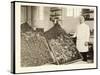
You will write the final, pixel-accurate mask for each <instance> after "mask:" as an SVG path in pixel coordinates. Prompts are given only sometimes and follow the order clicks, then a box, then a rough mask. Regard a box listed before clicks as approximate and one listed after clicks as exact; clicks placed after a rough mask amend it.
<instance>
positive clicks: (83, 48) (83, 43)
mask: <svg viewBox="0 0 100 75" xmlns="http://www.w3.org/2000/svg"><path fill="white" fill-rule="evenodd" d="M79 21H80V24H79V25H78V26H77V30H76V33H75V35H74V36H76V37H77V40H76V47H77V49H78V51H79V52H80V53H81V55H82V56H83V61H87V53H88V42H89V37H90V30H89V25H87V24H86V23H85V19H84V17H83V16H80V17H79Z"/></svg>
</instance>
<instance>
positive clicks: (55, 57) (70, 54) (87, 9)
mask: <svg viewBox="0 0 100 75" xmlns="http://www.w3.org/2000/svg"><path fill="white" fill-rule="evenodd" d="M12 12H13V17H12V21H13V22H12V24H13V25H12V28H13V30H14V31H13V33H12V34H14V38H13V40H14V41H13V43H14V45H13V47H12V49H13V50H12V55H14V57H13V58H12V63H13V64H14V65H13V66H12V69H13V70H12V72H13V73H27V72H46V71H47V72H48V71H63V70H65V71H67V70H78V69H92V68H97V56H96V55H97V46H96V44H97V41H96V39H97V30H96V29H97V7H96V6H88V5H70V4H53V3H35V2H16V1H15V2H12Z"/></svg>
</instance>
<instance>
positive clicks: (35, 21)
mask: <svg viewBox="0 0 100 75" xmlns="http://www.w3.org/2000/svg"><path fill="white" fill-rule="evenodd" d="M41 12H42V13H41ZM26 18H27V17H26V8H25V7H21V23H24V22H26ZM49 18H50V7H42V9H41V7H35V6H34V7H32V8H31V7H28V20H27V22H28V24H29V25H31V26H32V27H33V28H34V27H39V28H44V31H47V30H48V29H50V28H51V27H53V23H52V22H51V21H50V20H49ZM86 23H87V24H88V25H89V26H90V29H92V28H93V21H87V22H86ZM78 24H79V20H78V17H72V16H67V15H66V11H64V8H63V11H62V22H61V27H62V28H63V29H64V30H65V31H66V32H67V33H70V32H75V31H76V27H77V25H78Z"/></svg>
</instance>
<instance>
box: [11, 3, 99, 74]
mask: <svg viewBox="0 0 100 75" xmlns="http://www.w3.org/2000/svg"><path fill="white" fill-rule="evenodd" d="M15 2H19V3H37V4H53V5H70V6H86V7H95V8H96V68H83V69H67V70H53V71H39V72H21V73H16V59H15V58H16V40H15V38H16V34H15V33H16V31H15V29H16V28H15V27H16V26H15V15H16V13H15ZM11 4H12V5H13V7H12V12H13V13H11V17H12V22H11V73H13V74H24V73H25V74H26V73H42V72H57V71H73V70H89V69H98V6H94V5H77V4H60V3H44V2H28V1H12V2H11Z"/></svg>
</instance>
